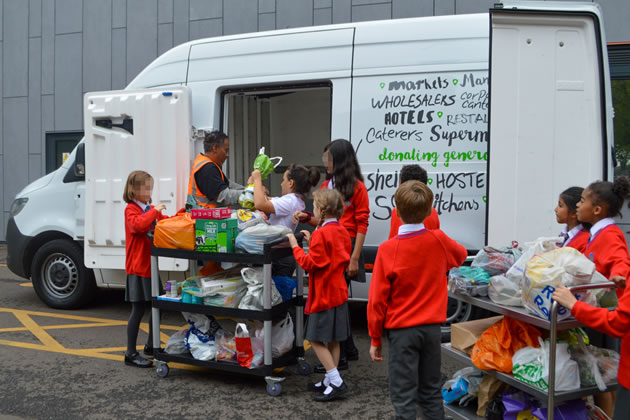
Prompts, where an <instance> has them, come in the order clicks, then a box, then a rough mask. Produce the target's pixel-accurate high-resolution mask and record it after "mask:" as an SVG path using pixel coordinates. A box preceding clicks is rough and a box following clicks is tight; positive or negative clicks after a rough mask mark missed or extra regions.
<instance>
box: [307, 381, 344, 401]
mask: <svg viewBox="0 0 630 420" xmlns="http://www.w3.org/2000/svg"><path fill="white" fill-rule="evenodd" d="M330 387H331V388H332V392H331V393H330V394H324V393H323V392H322V393H321V394H315V395H313V399H314V400H315V401H320V402H325V401H332V400H336V399H337V398H341V397H342V396H343V395H344V394H346V393H347V392H348V386H347V385H346V383H345V382H342V383H341V385H339V386H335V385H333V384H330Z"/></svg>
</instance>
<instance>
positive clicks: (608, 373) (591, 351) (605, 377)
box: [569, 339, 619, 392]
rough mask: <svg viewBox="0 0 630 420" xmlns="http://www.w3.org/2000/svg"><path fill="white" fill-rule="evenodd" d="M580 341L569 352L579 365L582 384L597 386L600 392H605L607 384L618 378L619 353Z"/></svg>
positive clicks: (570, 347) (571, 346)
mask: <svg viewBox="0 0 630 420" xmlns="http://www.w3.org/2000/svg"><path fill="white" fill-rule="evenodd" d="M578 341H579V343H578V344H572V345H570V346H569V352H570V353H571V358H572V359H573V360H575V361H576V362H577V363H578V366H579V368H580V380H581V381H582V384H583V385H586V386H592V385H597V388H599V390H600V391H602V392H603V391H605V390H606V384H607V383H610V382H613V381H614V380H615V379H616V378H617V371H618V368H619V353H617V352H615V351H613V350H608V349H603V348H599V347H595V346H590V345H586V344H584V342H583V341H582V340H581V339H580V340H578Z"/></svg>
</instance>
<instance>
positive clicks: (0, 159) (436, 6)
mask: <svg viewBox="0 0 630 420" xmlns="http://www.w3.org/2000/svg"><path fill="white" fill-rule="evenodd" d="M599 2H600V4H601V6H602V8H603V11H604V20H605V25H606V36H607V41H608V42H609V43H616V44H617V45H616V46H615V48H616V50H615V51H617V53H616V55H614V58H615V60H617V61H616V62H617V73H614V77H616V78H617V79H619V80H621V81H622V82H623V83H622V85H621V87H618V90H621V88H624V89H625V88H627V86H628V85H627V83H625V80H626V79H628V78H630V61H629V60H627V57H628V54H627V49H626V48H625V46H624V45H623V43H625V42H628V41H630V26H628V25H627V22H628V21H630V3H629V2H628V1H627V0H600V1H599ZM494 3H495V1H494V0H0V13H1V16H0V25H1V26H0V59H1V61H2V65H1V66H0V98H1V101H0V114H1V115H2V119H1V120H0V124H1V125H0V176H1V178H2V180H1V181H0V241H3V240H4V239H5V228H6V223H7V220H8V218H9V210H10V208H11V204H12V202H13V199H14V197H15V195H16V194H17V193H18V192H19V191H20V190H21V189H22V188H23V187H24V186H26V185H27V184H28V183H30V182H32V181H34V180H36V179H37V178H39V177H41V176H43V175H44V174H46V173H47V172H50V171H52V170H54V169H56V168H57V167H58V166H59V165H60V164H61V163H62V161H63V157H64V152H66V153H67V152H69V151H70V150H71V149H72V147H73V146H74V144H76V141H77V140H78V139H80V137H81V132H82V129H83V112H82V99H83V94H84V93H86V92H90V91H102V90H115V89H122V88H124V87H125V86H126V85H127V84H128V83H129V82H130V81H131V80H133V78H134V77H135V76H136V75H137V74H138V73H139V72H140V71H141V70H142V69H143V68H144V67H145V66H146V65H147V64H149V63H150V62H151V61H152V60H153V59H155V58H156V57H158V56H159V55H160V54H162V53H164V52H165V51H167V50H169V49H170V48H172V47H174V46H176V45H179V44H181V43H184V42H187V41H190V40H194V39H200V38H207V37H215V36H221V35H232V34H238V33H247V32H257V31H268V30H274V29H285V28H292V27H302V26H314V25H326V24H332V23H346V22H357V21H367V20H381V19H399V18H406V17H417V16H434V15H447V14H465V13H483V12H487V11H488V9H489V8H490V7H492V5H493V4H494ZM623 69H626V70H623ZM626 90H628V89H626ZM627 93H628V95H629V97H630V91H628V92H627ZM627 101H628V99H627V98H625V102H627ZM621 106H623V104H622V105H621ZM629 108H630V106H629ZM618 115H619V113H618ZM626 125H630V122H628V123H627V124H626ZM624 127H625V126H624ZM624 129H625V128H624ZM628 131H629V132H630V130H628ZM624 136H626V138H627V136H628V133H627V132H626V133H624ZM627 141H628V143H630V139H627ZM629 149H630V147H629ZM552 205H553V203H550V206H552ZM42 211H45V209H42Z"/></svg>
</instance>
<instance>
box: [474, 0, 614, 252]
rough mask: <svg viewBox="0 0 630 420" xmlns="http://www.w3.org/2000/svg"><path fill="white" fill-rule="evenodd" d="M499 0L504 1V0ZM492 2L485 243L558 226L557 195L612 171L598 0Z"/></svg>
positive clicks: (528, 235) (550, 231)
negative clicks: (496, 4)
mask: <svg viewBox="0 0 630 420" xmlns="http://www.w3.org/2000/svg"><path fill="white" fill-rule="evenodd" d="M499 6H501V5H499ZM502 6H503V7H502V8H495V9H492V10H491V11H490V25H491V33H490V133H489V134H490V136H489V157H488V159H489V165H488V197H487V216H486V217H487V233H486V243H487V244H490V245H497V246H503V245H507V244H509V243H510V242H511V241H512V240H533V239H535V238H537V237H539V236H550V235H551V236H555V235H557V234H558V232H559V231H560V229H561V227H560V226H559V225H558V224H557V223H556V221H555V215H554V211H553V209H554V207H555V206H556V204H557V200H558V195H559V194H560V193H561V192H562V191H563V190H565V189H566V188H568V187H571V186H581V187H586V186H587V185H588V184H589V183H591V182H593V181H595V180H602V179H603V180H609V179H611V178H612V144H613V143H612V101H611V93H610V78H609V71H608V58H607V54H606V48H605V46H606V42H605V38H604V28H603V25H602V20H601V10H600V8H599V6H598V5H597V4H585V3H582V4H579V5H571V4H567V5H564V4H562V3H546V2H518V3H517V2H514V3H512V2H505V3H503V5H502Z"/></svg>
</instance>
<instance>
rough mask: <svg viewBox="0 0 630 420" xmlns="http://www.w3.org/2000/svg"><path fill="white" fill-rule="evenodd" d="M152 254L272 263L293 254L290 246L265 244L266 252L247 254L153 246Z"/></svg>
mask: <svg viewBox="0 0 630 420" xmlns="http://www.w3.org/2000/svg"><path fill="white" fill-rule="evenodd" d="M151 255H154V256H157V257H169V258H180V259H184V260H200V261H215V262H232V263H240V264H258V265H260V264H271V262H272V261H274V260H276V259H278V258H282V257H287V256H289V255H293V251H292V250H291V248H290V247H288V246H273V247H270V246H269V245H265V253H264V254H246V253H238V252H204V251H188V250H185V249H170V248H156V247H155V246H153V245H152V246H151Z"/></svg>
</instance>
